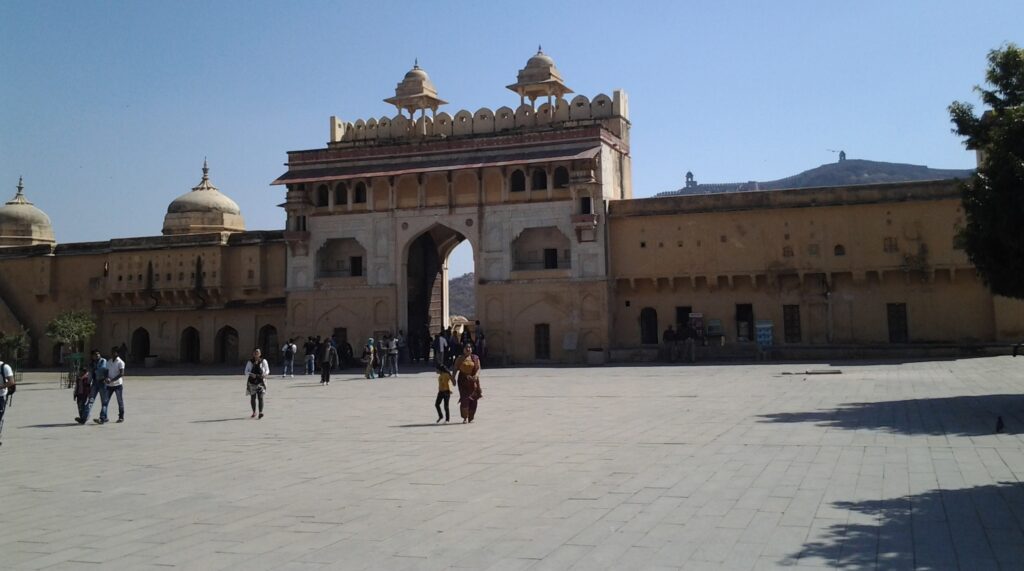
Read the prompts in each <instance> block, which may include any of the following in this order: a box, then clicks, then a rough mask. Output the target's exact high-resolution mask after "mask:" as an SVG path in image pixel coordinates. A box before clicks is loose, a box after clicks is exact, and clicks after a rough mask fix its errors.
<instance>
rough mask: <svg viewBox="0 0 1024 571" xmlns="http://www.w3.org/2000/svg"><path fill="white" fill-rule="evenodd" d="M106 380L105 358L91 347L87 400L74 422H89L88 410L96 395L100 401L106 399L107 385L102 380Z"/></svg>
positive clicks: (90, 408)
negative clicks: (80, 414)
mask: <svg viewBox="0 0 1024 571" xmlns="http://www.w3.org/2000/svg"><path fill="white" fill-rule="evenodd" d="M106 380H107V360H106V359H104V358H103V355H101V354H100V350H99V349H93V350H92V355H91V358H90V360H89V385H90V389H89V400H87V401H86V402H85V408H84V409H83V410H82V411H81V412H82V416H79V417H77V418H75V422H77V423H78V424H85V423H86V422H89V412H90V411H91V410H92V405H93V404H94V403H95V402H96V397H97V395H98V396H99V397H100V402H103V401H104V400H106V399H107V385H106V383H105V382H104V381H106Z"/></svg>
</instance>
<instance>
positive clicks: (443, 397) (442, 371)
mask: <svg viewBox="0 0 1024 571" xmlns="http://www.w3.org/2000/svg"><path fill="white" fill-rule="evenodd" d="M453 381H454V379H452V373H451V371H449V370H448V368H447V367H445V366H444V365H438V366H437V400H435V401H434V408H435V409H437V421H436V422H435V424H436V423H437V422H441V419H442V418H443V419H444V422H445V424H447V423H448V421H449V420H450V419H451V415H450V414H449V413H448V400H449V399H450V398H451V397H452V382H453ZM442 402H443V403H444V416H441V403H442Z"/></svg>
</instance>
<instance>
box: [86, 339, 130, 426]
mask: <svg viewBox="0 0 1024 571" xmlns="http://www.w3.org/2000/svg"><path fill="white" fill-rule="evenodd" d="M106 384H107V397H106V398H105V399H103V407H102V408H100V417H99V418H98V419H95V420H94V421H93V422H95V423H96V424H106V422H107V407H108V406H109V405H110V397H112V396H116V397H117V421H118V422H124V361H122V360H121V357H119V356H118V349H117V347H114V348H112V349H111V350H110V360H109V361H107V380H106Z"/></svg>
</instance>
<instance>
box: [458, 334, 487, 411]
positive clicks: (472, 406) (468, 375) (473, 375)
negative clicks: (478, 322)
mask: <svg viewBox="0 0 1024 571" xmlns="http://www.w3.org/2000/svg"><path fill="white" fill-rule="evenodd" d="M455 370H456V372H457V373H458V379H457V380H456V384H457V385H458V387H459V410H460V412H461V413H462V423H463V424H465V423H467V422H473V417H475V416H476V404H477V401H479V400H480V399H481V398H483V392H482V391H481V390H480V357H477V356H476V355H475V354H473V346H472V345H469V344H467V345H463V347H462V355H460V356H459V358H458V359H456V360H455Z"/></svg>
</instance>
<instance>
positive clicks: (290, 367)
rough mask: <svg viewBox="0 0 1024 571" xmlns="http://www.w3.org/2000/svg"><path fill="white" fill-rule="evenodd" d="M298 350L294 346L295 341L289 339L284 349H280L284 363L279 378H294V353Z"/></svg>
mask: <svg viewBox="0 0 1024 571" xmlns="http://www.w3.org/2000/svg"><path fill="white" fill-rule="evenodd" d="M298 350H299V348H298V347H297V346H296V345H295V339H289V340H288V342H287V343H285V344H284V347H281V353H282V354H283V355H284V363H283V366H282V367H281V378H282V379H283V378H284V377H285V376H289V377H294V376H295V353H296V352H297V351H298Z"/></svg>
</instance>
